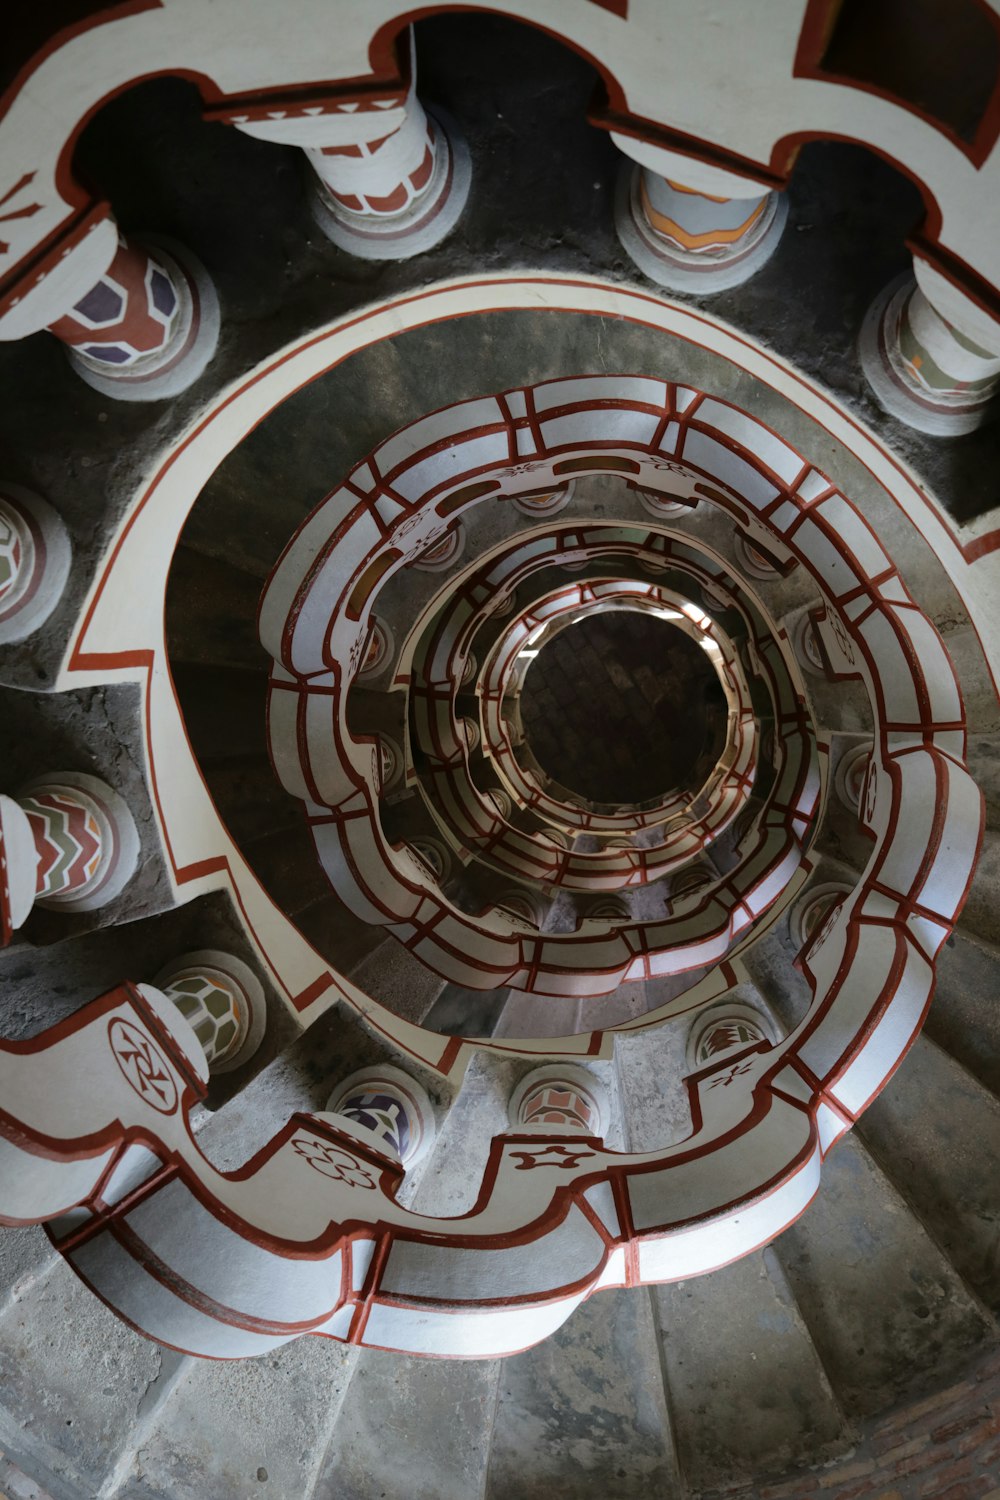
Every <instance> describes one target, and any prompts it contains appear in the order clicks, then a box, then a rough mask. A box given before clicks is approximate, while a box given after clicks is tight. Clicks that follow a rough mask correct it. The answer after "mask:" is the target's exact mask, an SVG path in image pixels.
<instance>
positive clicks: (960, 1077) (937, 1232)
mask: <svg viewBox="0 0 1000 1500" xmlns="http://www.w3.org/2000/svg"><path fill="white" fill-rule="evenodd" d="M856 1129H857V1134H858V1135H859V1136H860V1138H861V1140H862V1141H863V1142H864V1144H865V1146H866V1147H867V1149H868V1150H869V1151H870V1152H871V1153H872V1155H873V1156H874V1158H875V1160H876V1161H877V1162H878V1164H879V1166H880V1167H881V1169H882V1170H883V1171H884V1172H885V1173H886V1175H887V1176H888V1177H889V1179H890V1181H891V1182H892V1183H893V1186H894V1187H895V1188H896V1189H897V1190H898V1191H899V1192H900V1193H901V1194H902V1195H903V1197H904V1198H905V1199H906V1201H907V1202H908V1203H909V1204H910V1206H911V1208H912V1209H913V1211H914V1213H916V1215H917V1216H918V1218H919V1219H920V1222H921V1223H922V1224H923V1225H924V1227H925V1228H926V1229H927V1230H928V1231H929V1233H930V1234H931V1235H932V1236H933V1238H934V1240H935V1241H936V1243H937V1244H938V1245H939V1246H940V1248H941V1249H942V1250H943V1251H944V1253H945V1254H946V1255H947V1256H948V1258H949V1260H950V1261H951V1263H952V1265H953V1266H954V1267H955V1268H956V1270H957V1271H958V1272H959V1274H960V1275H961V1276H962V1279H963V1280H964V1281H965V1282H966V1284H967V1285H968V1286H970V1287H971V1288H972V1289H973V1290H974V1291H975V1293H976V1294H977V1296H979V1297H980V1298H982V1300H983V1301H984V1302H985V1303H986V1305H987V1306H988V1307H989V1308H991V1309H992V1311H993V1312H994V1313H995V1312H997V1311H998V1310H1000V1210H998V1205H997V1193H996V1185H997V1182H998V1181H1000V1100H997V1099H996V1098H995V1097H994V1096H993V1095H992V1094H990V1093H988V1092H987V1090H986V1089H985V1088H984V1087H983V1086H982V1084H980V1083H978V1082H977V1081H976V1079H975V1078H973V1077H972V1076H971V1074H969V1073H967V1072H966V1070H965V1069H964V1068H963V1067H962V1065H961V1064H960V1063H958V1062H956V1061H955V1060H954V1058H952V1057H949V1056H948V1054H947V1053H946V1052H944V1051H943V1050H942V1049H941V1048H940V1047H938V1046H937V1045H936V1044H935V1043H934V1042H932V1041H930V1040H929V1039H928V1038H926V1037H918V1038H917V1041H916V1042H915V1043H914V1045H913V1047H912V1048H911V1049H910V1051H909V1052H908V1053H907V1056H906V1058H905V1060H904V1062H903V1064H902V1066H901V1067H900V1068H899V1069H898V1070H897V1072H896V1073H895V1074H894V1075H893V1077H892V1078H891V1079H890V1081H889V1083H888V1085H887V1086H886V1088H885V1089H884V1090H883V1091H882V1093H881V1094H880V1095H879V1097H878V1098H877V1099H876V1100H875V1102H874V1104H872V1105H871V1107H870V1108H869V1109H868V1110H866V1111H865V1113H864V1114H863V1115H862V1117H861V1119H860V1121H859V1122H858V1125H857V1127H856Z"/></svg>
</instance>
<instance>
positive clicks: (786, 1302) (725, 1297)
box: [652, 1251, 848, 1491]
mask: <svg viewBox="0 0 1000 1500" xmlns="http://www.w3.org/2000/svg"><path fill="white" fill-rule="evenodd" d="M652 1295H653V1307H654V1310H655V1316H656V1320H657V1324H658V1327H659V1330H660V1338H661V1342H662V1345H663V1359H664V1366H665V1369H666V1374H667V1381H668V1387H669V1392H670V1413H671V1419H672V1422H673V1428H674V1435H675V1440H676V1443H677V1452H678V1457H679V1459H680V1464H681V1468H682V1470H683V1473H684V1478H685V1481H686V1482H687V1483H688V1485H690V1486H691V1487H692V1488H693V1489H694V1490H696V1491H697V1490H698V1489H700V1488H703V1487H708V1486H710V1485H712V1484H713V1483H717V1482H724V1481H729V1482H732V1480H733V1479H735V1478H737V1477H739V1476H741V1475H745V1476H746V1477H747V1478H751V1477H753V1476H754V1475H760V1474H765V1473H767V1472H769V1471H770V1472H784V1471H785V1470H786V1469H787V1468H789V1467H791V1464H792V1463H793V1462H794V1461H795V1460H796V1459H809V1460H811V1461H812V1462H814V1463H815V1462H819V1461H820V1460H822V1459H823V1458H825V1457H827V1456H829V1455H830V1454H832V1453H833V1452H836V1451H837V1449H838V1448H839V1449H843V1448H844V1447H845V1446H846V1445H847V1438H848V1430H847V1427H846V1423H845V1421H844V1417H843V1415H842V1413H841V1412H840V1410H839V1408H838V1406H837V1403H836V1400H835V1399H834V1396H833V1392H832V1391H831V1389H830V1385H829V1382H828V1380H827V1378H826V1376H825V1374H824V1372H823V1367H822V1365H821V1364H820V1361H819V1358H818V1357H817V1354H816V1350H815V1348H814V1347H813V1344H812V1340H811V1339H810V1337H809V1332H808V1330H807V1329H806V1327H805V1324H804V1323H803V1321H802V1318H801V1316H800V1314H799V1311H798V1308H797V1307H796V1305H795V1300H794V1298H793V1297H792V1295H791V1293H790V1291H789V1288H788V1286H787V1283H786V1282H785V1279H784V1276H783V1275H782V1273H781V1270H780V1267H779V1266H777V1264H776V1263H775V1262H774V1260H773V1258H771V1257H768V1256H767V1254H766V1253H763V1252H759V1251H758V1252H757V1253H755V1254H754V1255H749V1256H746V1257H745V1258H744V1259H743V1260H739V1261H736V1262H735V1264H733V1265H731V1266H725V1267H723V1268H722V1269H721V1270H719V1271H713V1272H712V1273H711V1274H710V1275H708V1276H697V1277H694V1278H693V1279H691V1280H690V1281H682V1282H676V1283H674V1284H673V1285H667V1286H659V1287H655V1288H654V1289H653V1294H652Z"/></svg>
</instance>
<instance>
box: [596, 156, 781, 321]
mask: <svg viewBox="0 0 1000 1500" xmlns="http://www.w3.org/2000/svg"><path fill="white" fill-rule="evenodd" d="M615 139H616V142H617V144H618V145H619V146H620V147H622V149H623V150H625V151H627V152H628V154H629V155H630V156H631V155H633V152H634V156H635V159H634V160H631V161H629V160H626V161H625V162H623V164H622V173H621V177H620V179H619V185H618V194H617V198H616V203H615V226H616V228H617V231H618V238H619V239H620V240H621V243H622V246H623V248H624V249H625V251H626V252H627V253H628V255H629V256H630V257H631V259H632V260H633V261H634V262H635V264H636V265H637V266H638V267H639V269H640V271H643V272H644V273H645V274H646V275H647V276H648V277H649V278H650V280H651V281H656V282H658V283H659V285H660V286H666V287H671V288H672V289H674V290H675V291H680V292H721V291H725V290H726V288H727V287H733V286H739V285H740V283H741V282H743V281H746V280H748V278H749V277H751V276H753V275H754V273H755V272H756V271H759V270H760V268H761V266H763V265H764V263H765V261H767V260H768V259H769V258H770V256H771V255H772V254H773V253H774V251H775V249H776V247H777V244H778V241H779V239H780V238H781V233H782V230H783V229H784V227H785V220H786V219H787V217H788V204H787V201H786V199H785V196H784V194H783V193H779V192H770V191H767V190H765V189H764V188H763V187H762V185H761V184H757V183H753V182H751V181H749V180H748V179H741V178H739V177H736V176H734V174H733V173H731V172H717V171H716V170H715V169H713V168H711V167H709V166H707V165H706V164H704V163H701V162H698V163H695V162H692V163H690V167H691V169H692V172H693V174H694V175H693V176H691V177H690V179H689V178H686V177H685V178H680V177H677V176H675V175H674V171H675V170H676V165H675V163H676V158H673V157H668V153H666V152H664V153H659V155H661V156H662V157H663V160H662V161H660V160H659V159H658V153H657V151H656V148H655V147H650V146H646V145H644V144H643V143H640V142H634V143H632V142H627V139H626V138H625V137H622V136H616V138H615ZM651 155H652V161H651V160H650V157H651ZM664 167H667V168H668V172H669V175H665V174H664V171H663V168H664ZM681 170H682V171H683V170H684V166H683V164H682V166H681Z"/></svg>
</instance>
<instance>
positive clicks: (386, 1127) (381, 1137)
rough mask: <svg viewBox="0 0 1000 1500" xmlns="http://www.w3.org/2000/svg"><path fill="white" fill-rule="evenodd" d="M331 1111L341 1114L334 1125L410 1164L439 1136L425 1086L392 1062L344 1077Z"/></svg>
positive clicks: (330, 1101)
mask: <svg viewBox="0 0 1000 1500" xmlns="http://www.w3.org/2000/svg"><path fill="white" fill-rule="evenodd" d="M326 1109H327V1111H328V1112H329V1113H331V1114H333V1115H335V1116H336V1117H337V1118H336V1119H335V1120H331V1121H330V1123H331V1124H333V1125H337V1126H338V1127H340V1128H343V1129H345V1130H346V1131H347V1133H349V1134H351V1135H358V1138H359V1139H361V1140H363V1141H364V1140H367V1141H369V1142H370V1143H372V1144H376V1145H377V1146H378V1149H380V1150H382V1151H384V1152H386V1153H387V1154H388V1155H390V1156H391V1157H393V1158H394V1159H396V1160H399V1161H400V1162H402V1164H403V1165H404V1166H406V1167H412V1166H413V1165H414V1164H415V1163H416V1162H418V1161H419V1160H420V1159H421V1157H423V1156H425V1155H426V1153H427V1151H428V1150H429V1149H430V1146H431V1144H432V1142H433V1140H434V1110H433V1108H432V1107H431V1101H430V1099H429V1098H428V1096H427V1092H426V1090H425V1089H423V1088H422V1087H421V1085H420V1084H419V1083H417V1081H416V1079H414V1078H411V1077H410V1076H409V1074H408V1073H404V1072H403V1071H402V1069H401V1068H394V1067H392V1066H391V1065H390V1064H388V1063H386V1064H384V1065H380V1066H377V1067H371V1068H361V1069H359V1070H358V1072H356V1073H352V1074H351V1076H350V1077H349V1078H345V1079H344V1081H343V1083H340V1084H338V1085H337V1087H336V1088H335V1089H334V1091H333V1093H332V1094H331V1095H330V1097H329V1099H328V1100H327V1105H326ZM359 1132H360V1135H359ZM373 1138H374V1139H373Z"/></svg>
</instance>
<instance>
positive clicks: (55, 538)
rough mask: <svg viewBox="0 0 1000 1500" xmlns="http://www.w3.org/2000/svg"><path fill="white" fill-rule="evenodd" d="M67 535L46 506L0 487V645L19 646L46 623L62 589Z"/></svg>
mask: <svg viewBox="0 0 1000 1500" xmlns="http://www.w3.org/2000/svg"><path fill="white" fill-rule="evenodd" d="M70 556H71V553H70V542H69V534H68V533H67V531H66V527H65V526H64V525H63V521H62V517H61V516H59V515H58V514H57V512H56V511H54V510H53V509H52V506H51V505H49V504H48V502H47V501H45V500H43V499H42V497H41V496H40V495H36V494H34V493H33V492H32V491H31V490H26V489H24V488H23V487H22V486H21V485H19V484H10V483H6V482H5V483H2V484H0V642H4V641H23V640H24V639H25V637H26V636H29V635H31V634H32V632H33V631H35V630H37V629H38V627H39V626H40V625H42V624H43V623H44V621H45V620H46V619H48V617H49V615H50V614H51V613H52V611H53V610H54V609H55V607H56V605H57V604H58V602H59V598H60V595H61V594H62V591H63V589H64V587H65V585H66V578H67V575H68V574H69V565H70Z"/></svg>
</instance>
